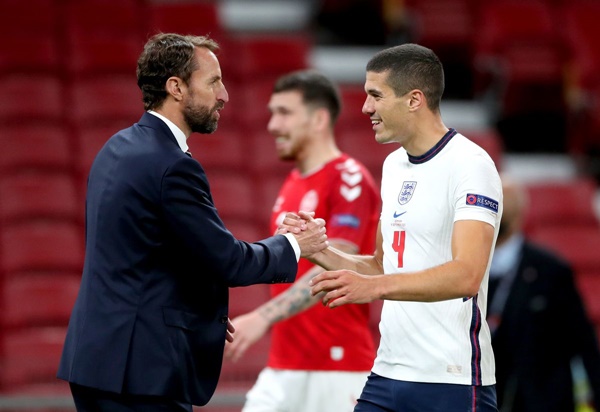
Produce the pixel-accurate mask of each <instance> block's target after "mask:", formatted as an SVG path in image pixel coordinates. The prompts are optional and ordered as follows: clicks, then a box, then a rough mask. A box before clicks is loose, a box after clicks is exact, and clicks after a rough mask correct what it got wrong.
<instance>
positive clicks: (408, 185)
mask: <svg viewBox="0 0 600 412" xmlns="http://www.w3.org/2000/svg"><path fill="white" fill-rule="evenodd" d="M416 187H417V182H414V181H404V182H402V189H400V194H399V195H398V203H400V204H401V205H405V204H407V203H408V202H409V201H410V199H411V198H412V196H413V194H414V193H415V188H416Z"/></svg>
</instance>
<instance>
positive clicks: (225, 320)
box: [221, 316, 229, 323]
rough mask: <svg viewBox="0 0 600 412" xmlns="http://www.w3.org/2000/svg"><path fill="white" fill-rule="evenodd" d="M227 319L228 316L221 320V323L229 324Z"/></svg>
mask: <svg viewBox="0 0 600 412" xmlns="http://www.w3.org/2000/svg"><path fill="white" fill-rule="evenodd" d="M227 319H229V318H228V317H227V316H223V317H222V318H221V323H227Z"/></svg>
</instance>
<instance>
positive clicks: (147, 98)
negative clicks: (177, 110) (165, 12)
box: [136, 33, 219, 110]
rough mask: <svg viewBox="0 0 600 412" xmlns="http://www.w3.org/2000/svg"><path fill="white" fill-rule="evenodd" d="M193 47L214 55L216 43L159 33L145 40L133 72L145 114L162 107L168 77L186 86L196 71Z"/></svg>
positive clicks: (205, 39)
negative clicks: (206, 50) (203, 49)
mask: <svg viewBox="0 0 600 412" xmlns="http://www.w3.org/2000/svg"><path fill="white" fill-rule="evenodd" d="M196 47H206V48H207V49H209V50H210V51H212V52H215V53H216V52H217V51H218V50H219V45H218V44H217V42H215V41H214V40H212V39H210V38H208V37H207V36H183V35H180V34H175V33H159V34H156V35H154V36H152V37H151V38H150V39H149V40H148V42H147V43H146V45H145V46H144V50H143V51H142V54H141V55H140V57H139V59H138V62H137V71H136V74H137V83H138V86H139V88H140V89H141V90H142V99H143V101H144V109H145V110H152V109H157V108H160V106H162V104H163V102H164V100H165V98H166V97H167V92H166V90H165V84H166V82H167V79H168V78H169V77H171V76H176V77H179V78H180V79H181V80H183V81H184V82H185V83H186V84H187V82H188V81H189V79H190V76H191V75H192V72H193V71H194V70H197V69H198V67H197V62H196V60H195V59H194V48H196Z"/></svg>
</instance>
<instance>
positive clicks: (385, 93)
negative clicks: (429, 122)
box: [362, 71, 411, 143]
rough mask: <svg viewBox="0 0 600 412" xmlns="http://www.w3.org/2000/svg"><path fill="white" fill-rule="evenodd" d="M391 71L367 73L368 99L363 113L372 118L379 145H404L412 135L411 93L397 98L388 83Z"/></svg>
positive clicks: (366, 89)
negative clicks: (396, 143) (395, 143)
mask: <svg viewBox="0 0 600 412" xmlns="http://www.w3.org/2000/svg"><path fill="white" fill-rule="evenodd" d="M388 74H389V71H384V72H380V73H377V72H372V71H368V72H367V78H366V81H365V92H366V93H367V99H366V100H365V103H364V104H363V107H362V112H363V113H364V114H366V115H368V116H369V117H370V118H371V123H372V125H373V130H374V131H375V140H376V141H377V142H378V143H391V142H398V143H404V141H405V140H406V138H407V136H409V134H410V127H411V124H410V121H409V120H410V119H409V116H410V112H409V109H410V96H409V94H410V93H406V94H405V95H403V96H396V94H395V93H394V90H393V89H392V88H391V87H390V85H389V84H388V83H387V77H388Z"/></svg>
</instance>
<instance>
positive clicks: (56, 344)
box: [0, 327, 66, 391]
mask: <svg viewBox="0 0 600 412" xmlns="http://www.w3.org/2000/svg"><path fill="white" fill-rule="evenodd" d="M65 336H66V327H47V328H28V329H22V330H18V331H14V332H9V333H4V334H3V336H2V338H1V341H2V348H3V352H2V353H3V355H2V368H0V382H1V387H2V388H3V390H7V391H14V390H18V388H19V387H25V386H27V385H31V384H44V383H45V384H48V383H55V382H56V370H57V367H58V364H59V361H60V355H61V353H62V347H63V343H64V340H65Z"/></svg>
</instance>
